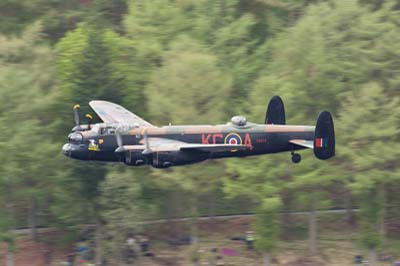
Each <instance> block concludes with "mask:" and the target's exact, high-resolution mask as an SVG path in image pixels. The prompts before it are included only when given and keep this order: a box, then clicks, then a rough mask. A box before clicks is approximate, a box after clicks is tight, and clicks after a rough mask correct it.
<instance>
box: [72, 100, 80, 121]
mask: <svg viewBox="0 0 400 266" xmlns="http://www.w3.org/2000/svg"><path fill="white" fill-rule="evenodd" d="M79 108H81V106H80V105H79V104H75V105H74V107H73V109H74V120H75V126H77V127H78V126H79V124H80V121H79Z"/></svg>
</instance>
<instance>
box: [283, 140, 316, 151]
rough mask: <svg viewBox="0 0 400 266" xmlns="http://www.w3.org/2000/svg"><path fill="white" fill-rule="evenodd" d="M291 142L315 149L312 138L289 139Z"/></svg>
mask: <svg viewBox="0 0 400 266" xmlns="http://www.w3.org/2000/svg"><path fill="white" fill-rule="evenodd" d="M289 142H290V143H292V144H295V145H298V146H301V147H305V148H308V149H314V141H312V140H305V139H291V140H289Z"/></svg>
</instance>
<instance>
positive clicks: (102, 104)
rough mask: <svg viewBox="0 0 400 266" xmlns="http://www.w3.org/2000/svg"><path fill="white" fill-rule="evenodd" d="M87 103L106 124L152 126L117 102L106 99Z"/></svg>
mask: <svg viewBox="0 0 400 266" xmlns="http://www.w3.org/2000/svg"><path fill="white" fill-rule="evenodd" d="M89 105H90V107H91V108H92V109H93V111H95V112H96V114H97V115H98V116H99V117H100V118H101V120H103V121H104V123H106V124H114V123H118V124H124V125H132V126H133V125H137V126H139V127H153V125H152V124H150V123H149V122H147V121H145V120H143V119H142V118H140V117H139V116H137V115H135V114H133V113H131V112H130V111H128V110H126V109H125V108H124V107H122V106H120V105H118V104H115V103H111V102H107V101H91V102H89Z"/></svg>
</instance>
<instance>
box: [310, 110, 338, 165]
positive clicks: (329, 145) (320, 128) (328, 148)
mask: <svg viewBox="0 0 400 266" xmlns="http://www.w3.org/2000/svg"><path fill="white" fill-rule="evenodd" d="M314 154H315V156H316V157H317V158H318V159H321V160H326V159H329V158H331V157H333V156H335V129H334V126H333V119H332V115H331V114H330V113H329V112H327V111H323V112H322V113H320V114H319V116H318V120H317V125H316V126H315V133H314Z"/></svg>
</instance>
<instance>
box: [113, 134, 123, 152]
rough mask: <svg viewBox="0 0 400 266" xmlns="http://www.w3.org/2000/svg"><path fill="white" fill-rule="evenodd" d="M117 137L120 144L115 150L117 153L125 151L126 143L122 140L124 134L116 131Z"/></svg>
mask: <svg viewBox="0 0 400 266" xmlns="http://www.w3.org/2000/svg"><path fill="white" fill-rule="evenodd" d="M115 137H116V139H117V145H118V148H116V149H115V152H117V153H121V152H124V151H125V148H124V144H123V142H122V136H121V134H119V132H118V131H116V132H115Z"/></svg>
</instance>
